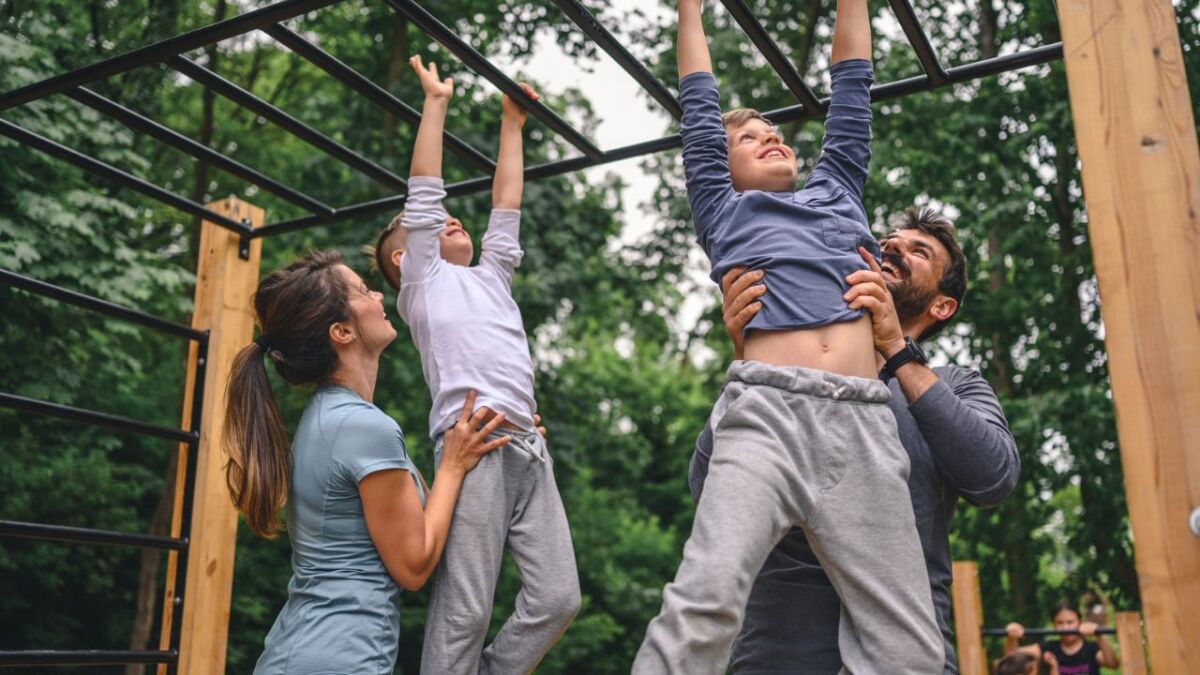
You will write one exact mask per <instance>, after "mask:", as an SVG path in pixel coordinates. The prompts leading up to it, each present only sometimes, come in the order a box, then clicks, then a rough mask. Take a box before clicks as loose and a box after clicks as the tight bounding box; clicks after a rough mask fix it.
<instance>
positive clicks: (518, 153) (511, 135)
mask: <svg viewBox="0 0 1200 675" xmlns="http://www.w3.org/2000/svg"><path fill="white" fill-rule="evenodd" d="M521 133H522V132H521V125H520V123H519V122H517V121H516V120H513V119H510V118H509V117H507V116H505V117H504V118H503V120H502V121H501V122H500V152H499V156H498V157H497V158H496V176H495V178H494V179H493V180H492V208H496V209H519V208H521V193H522V191H523V190H524V187H525V156H524V148H523V139H522V137H521Z"/></svg>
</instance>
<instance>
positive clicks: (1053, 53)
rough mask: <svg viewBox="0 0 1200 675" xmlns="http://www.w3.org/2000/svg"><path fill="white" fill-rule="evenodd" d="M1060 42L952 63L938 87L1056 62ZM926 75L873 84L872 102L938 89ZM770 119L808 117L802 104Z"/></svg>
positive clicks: (772, 113) (774, 113)
mask: <svg viewBox="0 0 1200 675" xmlns="http://www.w3.org/2000/svg"><path fill="white" fill-rule="evenodd" d="M1062 53H1063V52H1062V43H1061V42H1056V43H1054V44H1049V45H1042V46H1040V47H1034V48H1032V49H1027V50H1025V51H1021V52H1016V53H1013V54H1005V55H1004V56H997V57H995V58H991V59H984V60H983V61H976V62H975V63H968V64H965V65H961V66H955V67H954V68H950V69H949V70H947V71H946V76H947V78H946V81H945V82H944V83H942V84H941V85H940V86H942V87H944V86H949V85H952V84H962V83H964V82H970V81H972V80H978V79H981V78H984V77H990V76H992V75H996V74H999V73H1005V72H1008V71H1012V70H1019V69H1021V68H1028V67H1029V66H1036V65H1041V64H1044V63H1049V62H1051V61H1057V60H1059V59H1061V58H1062ZM937 88H938V86H935V85H934V84H933V83H932V82H931V81H930V80H929V77H928V76H925V75H918V76H916V77H910V78H907V79H904V80H897V81H895V82H888V83H886V84H880V85H876V86H874V87H872V88H871V101H872V102H873V103H878V102H880V101H888V100H891V99H895V98H900V97H902V96H908V95H911V94H915V93H918V92H922V91H931V90H933V89H937ZM763 114H764V115H766V116H767V118H769V119H770V120H771V121H772V122H775V123H776V124H783V123H784V122H794V121H796V120H800V119H805V118H808V117H810V115H808V114H806V112H805V110H804V109H803V108H802V107H801V106H789V107H787V108H780V109H778V110H772V111H769V112H765V113H763Z"/></svg>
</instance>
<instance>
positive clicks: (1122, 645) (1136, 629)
mask: <svg viewBox="0 0 1200 675" xmlns="http://www.w3.org/2000/svg"><path fill="white" fill-rule="evenodd" d="M1117 648H1118V649H1120V650H1121V675H1146V644H1145V642H1144V641H1143V640H1142V615H1141V614H1139V613H1138V612H1117Z"/></svg>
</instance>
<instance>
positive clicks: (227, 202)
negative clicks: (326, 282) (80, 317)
mask: <svg viewBox="0 0 1200 675" xmlns="http://www.w3.org/2000/svg"><path fill="white" fill-rule="evenodd" d="M208 208H210V209H212V210H213V211H215V212H217V213H220V214H222V215H225V216H228V217H229V218H232V219H234V220H238V221H243V222H248V223H249V224H250V225H251V226H253V227H259V226H261V225H262V223H263V210H262V209H260V208H257V207H255V206H251V205H250V204H247V203H245V202H243V201H240V200H239V199H237V198H236V197H229V198H227V199H223V200H221V201H218V202H213V203H211V204H208ZM240 243H241V241H240V238H239V236H238V235H237V234H235V233H233V232H230V231H229V230H226V229H224V228H221V227H218V226H216V225H214V224H212V223H210V222H208V221H205V222H204V223H203V224H202V225H201V230H200V257H199V263H198V264H197V266H196V306H195V309H194V310H193V313H192V327H194V328H199V329H205V330H208V331H209V341H208V362H207V364H206V367H205V370H204V374H205V377H204V393H203V408H202V410H203V413H202V416H201V420H200V448H199V454H198V457H197V462H196V478H195V481H196V483H195V488H194V496H193V499H192V523H191V529H190V531H189V532H188V537H189V538H190V540H191V543H190V545H189V551H188V565H187V581H186V586H185V593H184V602H183V612H182V618H183V620H182V623H181V625H180V627H181V631H180V641H179V667H178V672H179V673H180V675H208V674H210V673H223V672H225V646H226V638H227V636H228V632H229V603H230V600H231V598H232V595H233V550H234V543H235V540H236V537H237V512H236V511H234V509H233V503H232V502H231V501H230V498H229V490H228V489H227V488H226V486H225V472H224V470H223V469H224V466H225V460H226V457H227V455H226V453H225V451H224V450H223V449H222V447H221V435H222V433H223V431H224V426H225V425H224V422H225V383H226V382H227V381H228V379H229V371H230V369H231V367H232V365H233V359H234V357H235V356H236V355H237V353H238V351H239V350H240V349H241V348H242V347H245V346H246V345H247V344H249V343H250V341H251V339H253V337H254V308H253V305H252V304H251V296H252V295H253V293H254V289H255V288H256V287H257V285H258V272H259V269H258V265H259V256H260V254H261V251H262V240H260V239H252V240H251V241H250V247H249V256H248V258H247V259H244V260H243V259H242V258H241V257H239V255H238V249H239V246H240ZM198 355H199V352H198V348H197V345H195V344H193V345H192V348H191V351H190V353H189V355H188V370H187V372H188V375H187V385H186V387H187V388H186V389H185V394H184V402H183V426H184V428H190V425H191V423H192V415H191V412H192V392H193V391H194V389H193V386H192V385H193V383H194V382H195V377H196V367H197V358H198ZM179 452H180V455H179V464H178V466H179V470H178V472H177V473H176V486H175V511H174V516H173V518H172V524H171V533H172V536H179V534H180V529H181V518H182V513H183V511H182V508H183V494H184V489H183V486H184V479H185V473H186V467H187V454H186V453H187V446H186V445H182V446H180V451H179ZM177 562H178V560H177V558H176V556H175V555H174V554H172V555H171V556H170V557H169V559H168V562H167V583H166V595H165V598H166V599H165V601H164V602H163V621H162V633H161V637H160V646H161V648H162V649H167V648H168V647H169V645H170V636H171V627H172V626H171V622H172V614H171V609H172V606H173V600H174V597H175V583H174V581H175V569H176V564H177ZM165 672H166V667H165V666H160V667H159V673H160V675H165Z"/></svg>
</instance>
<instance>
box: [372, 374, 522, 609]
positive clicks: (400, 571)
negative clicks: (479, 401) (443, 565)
mask: <svg viewBox="0 0 1200 675" xmlns="http://www.w3.org/2000/svg"><path fill="white" fill-rule="evenodd" d="M474 407H475V392H471V393H470V394H468V395H467V401H466V404H465V405H464V406H463V410H462V414H460V415H459V418H458V422H457V423H455V425H454V426H453V427H451V428H450V430H449V431H447V432H446V437H445V444H444V446H443V454H442V463H441V466H440V467H439V469H438V472H437V477H436V478H435V480H434V481H433V488H432V489H431V490H430V491H429V497H428V501H427V502H426V504H425V508H424V509H422V508H421V501H420V498H419V497H418V495H417V488H416V484H415V483H414V482H413V480H412V477H411V476H408V475H406V473H407V472H405V471H403V470H390V471H378V472H376V473H372V474H370V475H368V476H367V477H365V478H363V479H362V481H361V482H359V484H358V493H359V496H360V498H361V499H362V504H363V517H364V518H365V519H366V521H367V531H368V532H369V533H370V535H371V541H372V542H373V543H374V544H375V549H376V550H378V551H379V557H380V558H382V559H383V564H384V567H386V568H387V571H388V574H390V575H391V577H392V579H394V580H395V581H396V583H397V584H400V586H401V587H403V588H405V589H406V590H410V591H415V590H417V589H419V588H420V587H421V586H422V585H424V583H425V581H426V580H427V579H428V578H429V575H430V574H432V573H433V570H434V568H436V567H437V564H438V561H439V560H441V557H442V550H443V549H444V548H445V546H446V535H447V534H449V532H450V520H451V518H452V517H453V515H454V505H455V504H456V503H457V502H458V494H459V491H460V490H461V489H462V482H463V477H464V476H466V474H467V472H468V471H470V470H471V469H473V468H475V465H476V464H478V463H479V460H480V458H482V457H483V456H484V455H485V454H487V453H489V452H491V451H492V450H495V449H496V448H498V447H500V446H502V445H504V444H505V443H507V442H508V441H509V440H511V437H509V436H505V437H503V438H498V439H496V440H493V441H488V442H484V439H485V437H486V436H487V435H488V434H490V433H491V432H492V431H495V429H496V428H497V427H498V426H499V425H500V424H501V423H502V422H503V421H504V416H503V415H496V416H495V417H493V418H492V419H491V420H489V421H488V423H487V424H481V420H482V419H483V415H485V414H486V412H485V411H484V409H482V408H481V409H480V410H477V411H474V412H472V411H473V410H474Z"/></svg>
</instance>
